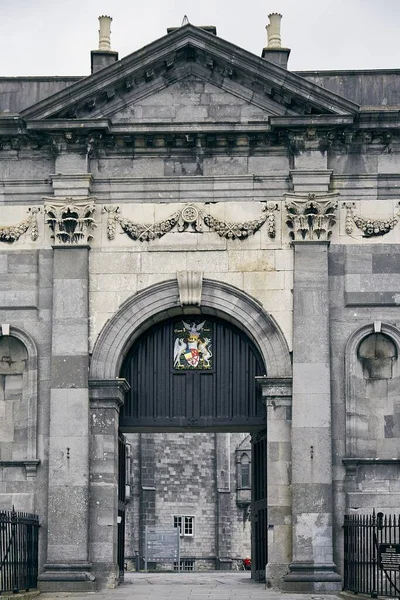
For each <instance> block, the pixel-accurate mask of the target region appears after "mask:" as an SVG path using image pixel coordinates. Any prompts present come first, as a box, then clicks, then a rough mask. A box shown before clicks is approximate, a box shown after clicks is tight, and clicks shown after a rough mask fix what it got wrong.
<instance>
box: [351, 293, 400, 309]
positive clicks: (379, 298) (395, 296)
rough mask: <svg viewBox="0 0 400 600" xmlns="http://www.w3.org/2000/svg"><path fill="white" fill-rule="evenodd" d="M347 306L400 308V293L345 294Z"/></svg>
mask: <svg viewBox="0 0 400 600" xmlns="http://www.w3.org/2000/svg"><path fill="white" fill-rule="evenodd" d="M344 296H345V302H346V306H399V305H400V293H399V291H392V292H345V295H344Z"/></svg>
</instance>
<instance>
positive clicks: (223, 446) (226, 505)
mask: <svg viewBox="0 0 400 600" xmlns="http://www.w3.org/2000/svg"><path fill="white" fill-rule="evenodd" d="M214 435H215V438H214V440H215V471H216V473H215V480H216V502H217V523H216V531H215V533H216V544H215V548H216V558H217V560H216V568H217V569H220V570H221V571H229V570H230V569H231V568H232V532H231V529H230V522H231V482H230V478H231V465H230V463H231V448H230V434H229V433H215V434H214Z"/></svg>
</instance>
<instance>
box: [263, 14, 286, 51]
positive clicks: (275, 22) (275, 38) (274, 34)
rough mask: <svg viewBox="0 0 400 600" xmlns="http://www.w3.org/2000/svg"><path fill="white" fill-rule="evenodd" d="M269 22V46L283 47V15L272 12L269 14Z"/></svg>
mask: <svg viewBox="0 0 400 600" xmlns="http://www.w3.org/2000/svg"><path fill="white" fill-rule="evenodd" d="M268 18H269V24H268V25H267V26H266V28H265V29H266V30H267V48H281V46H282V42H281V20H282V15H280V14H279V13H271V14H269V15H268Z"/></svg>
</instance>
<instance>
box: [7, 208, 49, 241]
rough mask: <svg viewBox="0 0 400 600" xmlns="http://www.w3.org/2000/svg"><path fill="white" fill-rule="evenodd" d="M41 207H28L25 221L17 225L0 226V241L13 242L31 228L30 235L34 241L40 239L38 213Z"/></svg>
mask: <svg viewBox="0 0 400 600" xmlns="http://www.w3.org/2000/svg"><path fill="white" fill-rule="evenodd" d="M39 211H40V208H36V207H35V208H28V216H27V218H26V219H25V220H24V221H21V223H18V224H17V225H3V226H0V242H8V243H9V244H12V243H13V242H16V241H17V240H19V238H20V237H21V235H23V234H24V233H26V232H27V231H28V229H30V235H31V240H32V242H35V241H36V240H37V239H38V235H39V233H38V224H37V214H38V212H39Z"/></svg>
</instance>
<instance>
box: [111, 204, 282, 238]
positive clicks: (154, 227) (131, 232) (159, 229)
mask: <svg viewBox="0 0 400 600" xmlns="http://www.w3.org/2000/svg"><path fill="white" fill-rule="evenodd" d="M276 210H278V205H277V203H275V202H267V204H266V205H265V206H264V208H263V209H262V213H261V216H260V217H259V218H258V219H254V220H252V221H244V222H230V221H225V220H221V219H218V218H217V217H213V216H212V215H211V214H209V213H206V212H205V211H204V210H203V209H202V208H201V207H200V206H198V205H195V204H186V205H185V206H184V207H183V208H181V209H179V210H178V211H176V212H174V213H173V214H171V215H170V216H169V217H168V218H167V219H164V220H163V221H159V222H156V223H135V222H134V221H131V220H130V219H126V218H124V217H122V216H120V208H119V206H115V205H108V206H104V208H103V212H106V213H108V220H107V236H108V239H109V240H113V239H114V238H115V232H116V224H117V223H118V224H119V225H120V227H121V228H122V230H123V232H124V233H126V234H127V235H128V236H129V237H130V238H131V239H132V240H135V241H136V240H138V241H140V242H149V241H152V240H155V239H159V238H161V237H163V236H164V235H165V234H166V233H169V232H170V231H172V230H173V229H174V227H176V226H177V228H178V231H179V232H183V231H192V232H195V233H201V232H202V231H203V224H205V225H206V226H207V227H208V228H209V229H210V230H211V231H214V232H215V233H217V234H218V235H219V236H220V237H223V238H225V239H231V240H234V239H243V238H247V237H249V236H250V235H253V234H254V233H255V232H256V231H258V230H259V229H260V228H261V227H262V226H263V224H264V223H265V222H266V221H267V220H268V235H269V236H270V237H275V233H276V228H275V215H274V212H275V211H276Z"/></svg>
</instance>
